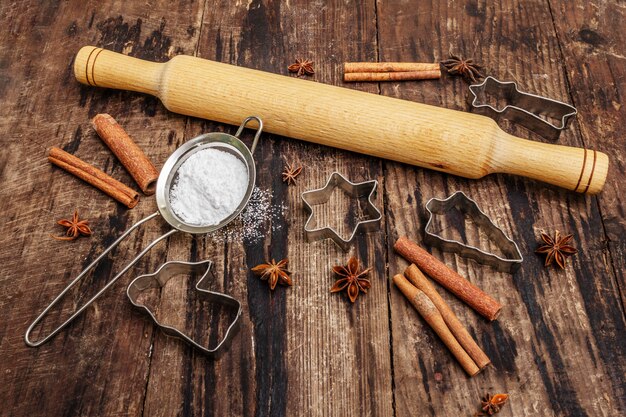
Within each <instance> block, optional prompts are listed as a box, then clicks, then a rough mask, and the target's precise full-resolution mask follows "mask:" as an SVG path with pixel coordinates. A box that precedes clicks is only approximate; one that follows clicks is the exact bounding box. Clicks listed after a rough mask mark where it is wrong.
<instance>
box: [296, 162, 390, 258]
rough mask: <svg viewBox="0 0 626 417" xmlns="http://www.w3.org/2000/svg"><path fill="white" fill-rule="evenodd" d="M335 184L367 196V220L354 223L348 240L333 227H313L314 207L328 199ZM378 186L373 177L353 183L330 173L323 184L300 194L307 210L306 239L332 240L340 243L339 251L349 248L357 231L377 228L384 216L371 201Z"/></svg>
mask: <svg viewBox="0 0 626 417" xmlns="http://www.w3.org/2000/svg"><path fill="white" fill-rule="evenodd" d="M337 187H339V188H340V189H342V190H343V191H344V192H345V193H347V194H348V195H350V196H352V197H354V198H363V197H367V204H366V206H365V208H364V209H363V212H364V214H365V215H366V216H367V219H366V220H361V221H358V222H357V223H356V225H355V226H354V230H352V233H351V234H350V237H348V239H344V238H342V237H341V236H339V234H338V233H337V231H336V230H335V229H333V228H332V227H320V228H318V227H316V226H317V224H316V220H315V213H314V212H313V206H314V205H317V204H321V203H325V202H327V201H328V200H329V198H330V196H331V195H332V193H333V190H335V188H337ZM377 187H378V181H376V180H370V181H365V182H359V183H354V182H352V181H350V180H348V179H346V178H345V177H344V176H343V175H341V174H340V173H338V172H333V173H332V174H331V175H330V177H329V178H328V181H327V182H326V185H325V186H324V187H322V188H318V189H316V190H309V191H306V192H304V193H302V196H301V197H302V202H303V203H304V208H305V210H306V211H308V213H309V218H308V219H307V221H306V223H305V224H304V233H305V235H306V239H307V241H308V242H313V241H316V240H322V239H332V240H333V242H335V243H336V244H337V246H339V247H340V248H341V249H342V250H344V251H347V250H348V249H349V248H350V244H351V243H352V241H353V240H354V238H355V237H356V236H357V235H358V234H361V233H365V232H369V231H372V230H375V229H377V228H379V227H380V223H381V220H382V218H383V216H382V214H381V213H380V211H379V210H378V209H377V208H376V206H375V205H374V203H372V197H373V196H374V195H375V193H376V188H377Z"/></svg>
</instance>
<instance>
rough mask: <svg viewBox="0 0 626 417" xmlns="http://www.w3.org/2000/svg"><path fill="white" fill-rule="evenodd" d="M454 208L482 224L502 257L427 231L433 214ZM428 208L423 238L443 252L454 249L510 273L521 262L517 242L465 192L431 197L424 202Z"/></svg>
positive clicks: (458, 252)
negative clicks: (438, 197)
mask: <svg viewBox="0 0 626 417" xmlns="http://www.w3.org/2000/svg"><path fill="white" fill-rule="evenodd" d="M454 208H456V209H458V210H460V211H461V212H462V213H464V214H465V215H467V216H469V217H470V218H471V219H472V220H473V221H474V223H475V224H476V225H477V226H478V227H480V228H482V229H483V230H484V231H485V233H486V234H487V236H488V237H489V239H491V240H492V241H493V242H494V243H495V244H496V245H497V246H498V247H499V248H500V250H501V251H502V254H503V255H504V256H506V257H505V258H503V257H500V256H498V255H496V254H494V253H489V252H485V251H483V250H481V249H479V248H477V247H475V246H470V245H466V244H464V243H461V242H459V241H457V240H449V239H445V238H443V237H441V236H439V235H438V234H436V233H434V232H431V230H430V229H431V226H432V223H433V217H434V215H435V214H443V213H446V212H448V211H450V210H452V209H454ZM426 210H427V211H428V215H429V218H428V223H426V227H425V229H424V232H425V236H424V241H425V242H426V243H428V244H429V245H431V246H436V247H439V248H440V249H442V250H443V251H446V252H454V253H457V254H459V255H460V256H464V257H466V258H471V259H474V260H475V261H477V262H479V263H481V264H485V265H489V266H492V267H494V268H496V269H497V270H498V271H501V272H510V273H513V272H515V271H517V269H518V268H519V267H520V265H521V264H522V261H523V260H524V258H523V257H522V254H521V253H520V250H519V248H518V247H517V244H516V243H515V242H514V241H513V240H511V239H509V238H508V237H507V236H506V235H505V234H504V232H503V231H502V229H500V228H499V227H498V226H496V225H495V224H494V223H493V222H492V221H491V219H490V218H489V217H488V216H487V215H486V214H485V213H483V211H482V210H481V209H480V208H479V207H478V204H476V202H475V201H474V200H472V199H471V198H469V197H468V196H466V195H465V193H463V192H462V191H457V192H456V193H454V194H452V195H451V196H450V197H448V198H446V199H445V200H439V199H437V198H431V199H430V200H428V202H427V203H426Z"/></svg>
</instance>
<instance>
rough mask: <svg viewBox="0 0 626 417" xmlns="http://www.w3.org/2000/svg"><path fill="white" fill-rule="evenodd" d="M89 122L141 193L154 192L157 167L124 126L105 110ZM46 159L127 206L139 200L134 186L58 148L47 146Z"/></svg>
mask: <svg viewBox="0 0 626 417" xmlns="http://www.w3.org/2000/svg"><path fill="white" fill-rule="evenodd" d="M92 125H93V127H94V129H95V131H96V132H97V133H98V136H100V138H101V139H102V141H103V142H104V143H105V144H106V145H107V146H108V147H109V148H110V149H111V151H113V153H114V154H115V156H117V157H118V159H119V160H120V161H121V163H122V165H124V167H125V168H126V170H127V171H128V172H129V173H130V175H131V176H132V177H133V179H134V180H135V181H136V182H137V184H138V185H139V188H141V190H142V191H143V192H144V194H146V195H151V194H154V191H155V184H156V180H157V178H158V176H159V171H157V169H156V168H155V167H154V165H153V164H152V162H151V161H150V160H149V159H148V157H147V156H146V155H145V154H144V153H143V151H142V150H141V149H140V148H139V146H137V144H136V143H135V142H134V141H133V140H132V139H131V137H130V136H128V134H127V133H126V132H125V131H124V129H123V128H122V127H121V126H120V125H119V124H118V123H117V122H116V121H115V119H113V117H111V116H110V115H108V114H98V115H96V117H94V118H93V120H92ZM48 160H49V161H50V162H51V163H52V164H54V165H56V166H58V167H60V168H62V169H64V170H65V171H67V172H69V173H70V174H73V175H75V176H77V177H78V178H80V179H82V180H83V181H85V182H87V183H88V184H91V185H92V186H94V187H95V188H97V189H99V190H100V191H102V192H104V193H105V194H107V195H108V196H110V197H112V198H113V199H115V200H117V201H119V202H120V203H122V204H124V205H125V206H126V207H128V208H133V207H135V206H136V205H137V202H138V201H139V194H138V193H137V192H136V191H135V190H133V189H132V188H130V187H128V186H126V185H125V184H123V183H121V182H120V181H118V180H116V179H115V178H112V177H111V176H110V175H108V174H106V173H104V172H103V171H101V170H99V169H98V168H96V167H94V166H93V165H91V164H89V163H87V162H85V161H83V160H81V159H79V158H78V157H76V156H74V155H71V154H69V153H67V152H65V151H64V150H62V149H60V148H57V147H54V148H52V149H50V152H49V153H48Z"/></svg>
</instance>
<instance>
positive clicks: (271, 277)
mask: <svg viewBox="0 0 626 417" xmlns="http://www.w3.org/2000/svg"><path fill="white" fill-rule="evenodd" d="M287 263H289V261H288V260H287V259H286V258H285V259H283V260H282V261H280V262H278V263H276V261H275V260H274V259H272V262H268V263H265V264H260V265H257V266H255V267H254V268H252V272H254V274H255V275H258V276H259V277H260V278H261V279H262V280H267V282H268V283H269V284H270V289H271V290H274V288H276V284H278V283H280V284H281V285H292V282H291V277H290V275H291V272H289V271H287V269H286V268H287Z"/></svg>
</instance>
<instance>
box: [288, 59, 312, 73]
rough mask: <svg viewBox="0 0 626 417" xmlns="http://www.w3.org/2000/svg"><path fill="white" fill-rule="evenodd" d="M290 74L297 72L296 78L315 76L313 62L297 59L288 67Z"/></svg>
mask: <svg viewBox="0 0 626 417" xmlns="http://www.w3.org/2000/svg"><path fill="white" fill-rule="evenodd" d="M287 69H288V70H289V72H295V73H296V76H298V77H301V76H303V75H313V74H315V71H314V70H313V61H309V60H308V59H296V62H295V63H293V64H291V65H289V67H287Z"/></svg>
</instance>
